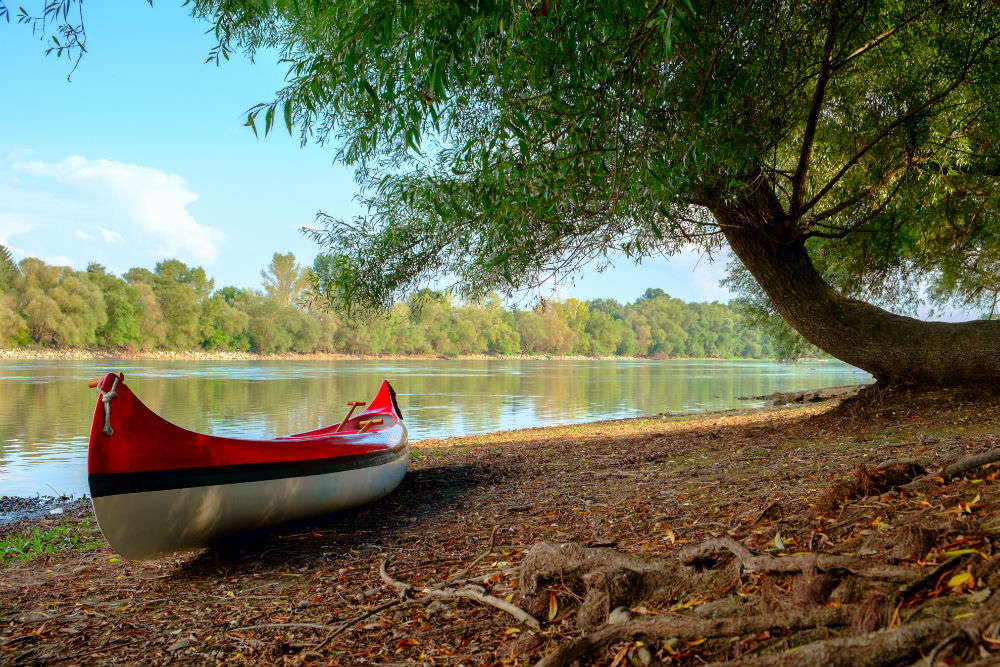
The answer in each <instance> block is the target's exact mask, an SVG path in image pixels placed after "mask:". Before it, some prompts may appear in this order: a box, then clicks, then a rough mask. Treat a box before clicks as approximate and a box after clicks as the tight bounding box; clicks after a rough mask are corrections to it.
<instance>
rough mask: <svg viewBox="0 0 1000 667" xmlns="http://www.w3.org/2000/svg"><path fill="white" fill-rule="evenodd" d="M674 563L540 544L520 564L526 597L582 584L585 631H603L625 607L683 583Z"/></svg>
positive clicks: (580, 623) (581, 622) (579, 613)
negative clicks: (551, 585)
mask: <svg viewBox="0 0 1000 667" xmlns="http://www.w3.org/2000/svg"><path fill="white" fill-rule="evenodd" d="M678 572H679V567H678V564H677V563H676V562H674V561H670V560H663V559H656V558H640V557H637V556H630V555H628V554H623V553H621V552H618V551H615V550H614V549H608V548H588V547H584V546H581V545H579V544H576V543H572V542H571V543H568V544H552V543H551V542H540V543H539V544H536V545H535V546H533V547H532V548H531V550H530V551H529V552H528V554H527V555H526V556H525V558H524V562H523V563H522V565H521V581H520V586H521V592H522V593H524V594H525V595H526V596H533V595H536V594H537V593H539V591H541V590H542V588H543V587H544V585H545V584H546V583H547V582H552V581H559V582H562V583H565V584H568V585H570V586H573V585H576V584H579V585H581V586H582V588H583V590H584V600H583V603H582V604H581V605H580V608H579V610H578V611H577V625H578V626H579V627H580V628H581V629H583V630H589V629H592V628H595V627H598V626H599V625H600V624H602V623H603V622H604V620H605V619H606V618H607V617H608V612H610V611H611V610H612V609H613V608H615V607H617V606H618V605H620V604H623V603H627V602H630V601H632V600H635V599H640V598H643V597H647V596H648V595H649V594H650V593H652V592H653V591H654V590H656V589H658V588H662V587H664V586H667V585H669V584H671V583H673V582H675V581H677V578H678Z"/></svg>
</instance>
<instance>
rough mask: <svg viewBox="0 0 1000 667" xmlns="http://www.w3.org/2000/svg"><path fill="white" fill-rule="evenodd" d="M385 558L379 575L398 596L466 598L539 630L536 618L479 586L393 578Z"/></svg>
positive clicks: (445, 598)
mask: <svg viewBox="0 0 1000 667" xmlns="http://www.w3.org/2000/svg"><path fill="white" fill-rule="evenodd" d="M387 564H388V561H387V560H383V561H382V563H381V565H379V576H381V577H382V581H384V582H385V583H386V584H387V585H389V586H391V587H392V588H394V589H396V590H397V591H398V592H399V595H400V597H405V596H406V595H408V594H409V593H411V592H414V591H415V592H417V593H421V594H423V595H426V596H428V597H435V598H441V599H444V600H456V599H460V598H462V599H466V600H472V601H474V602H478V603H480V604H484V605H488V606H490V607H494V608H496V609H499V610H501V611H504V612H506V613H508V614H510V615H511V616H513V617H514V618H516V619H517V620H518V621H520V622H521V623H524V624H525V625H527V626H528V627H529V628H531V629H532V630H540V629H541V625H540V624H539V623H538V619H536V618H535V617H534V616H532V615H531V614H529V613H528V612H526V611H524V610H523V609H521V608H520V607H518V606H516V605H514V604H511V603H510V602H507V601H506V600H502V599H500V598H498V597H496V596H495V595H490V594H489V593H486V592H485V590H483V589H482V588H481V587H480V586H473V585H466V586H463V587H462V588H458V589H456V588H432V587H430V586H414V585H412V584H407V583H404V582H402V581H399V580H397V579H393V578H392V576H390V575H389V573H388V572H386V565H387Z"/></svg>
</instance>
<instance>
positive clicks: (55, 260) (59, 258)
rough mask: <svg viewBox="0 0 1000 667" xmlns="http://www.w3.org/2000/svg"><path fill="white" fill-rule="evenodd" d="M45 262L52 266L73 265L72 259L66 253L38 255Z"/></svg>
mask: <svg viewBox="0 0 1000 667" xmlns="http://www.w3.org/2000/svg"><path fill="white" fill-rule="evenodd" d="M39 259H41V260H42V261H43V262H45V263H46V264H51V265H52V266H69V267H72V266H73V260H71V259H70V258H69V257H67V256H66V255H56V256H54V257H39Z"/></svg>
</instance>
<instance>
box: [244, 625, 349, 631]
mask: <svg viewBox="0 0 1000 667" xmlns="http://www.w3.org/2000/svg"><path fill="white" fill-rule="evenodd" d="M264 628H309V629H312V630H329V629H330V628H331V626H329V625H323V624H322V623H255V624H254V625H241V626H240V627H238V628H231V629H230V630H229V631H230V632H239V631H241V630H261V629H264Z"/></svg>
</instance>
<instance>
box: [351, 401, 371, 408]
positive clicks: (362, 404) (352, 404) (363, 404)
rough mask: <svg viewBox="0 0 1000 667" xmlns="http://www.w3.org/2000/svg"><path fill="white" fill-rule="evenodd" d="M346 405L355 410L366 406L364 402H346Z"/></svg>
mask: <svg viewBox="0 0 1000 667" xmlns="http://www.w3.org/2000/svg"><path fill="white" fill-rule="evenodd" d="M347 404H348V405H350V406H351V407H355V408H363V407H364V406H366V405H368V404H367V403H365V402H364V401H348V402H347Z"/></svg>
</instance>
